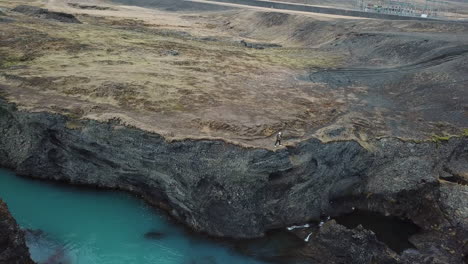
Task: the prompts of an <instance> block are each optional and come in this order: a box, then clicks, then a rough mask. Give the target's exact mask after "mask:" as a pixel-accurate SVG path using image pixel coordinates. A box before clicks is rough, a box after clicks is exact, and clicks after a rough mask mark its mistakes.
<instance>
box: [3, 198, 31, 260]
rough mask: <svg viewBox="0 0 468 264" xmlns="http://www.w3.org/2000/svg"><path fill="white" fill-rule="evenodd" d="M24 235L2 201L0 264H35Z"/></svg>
mask: <svg viewBox="0 0 468 264" xmlns="http://www.w3.org/2000/svg"><path fill="white" fill-rule="evenodd" d="M33 263H34V262H33V261H32V260H31V257H30V256H29V251H28V248H27V246H26V242H25V240H24V233H23V231H21V229H20V228H19V226H18V224H17V223H16V221H15V219H13V217H12V216H11V214H10V212H9V211H8V207H7V205H6V204H5V203H4V202H3V201H2V200H0V264H33Z"/></svg>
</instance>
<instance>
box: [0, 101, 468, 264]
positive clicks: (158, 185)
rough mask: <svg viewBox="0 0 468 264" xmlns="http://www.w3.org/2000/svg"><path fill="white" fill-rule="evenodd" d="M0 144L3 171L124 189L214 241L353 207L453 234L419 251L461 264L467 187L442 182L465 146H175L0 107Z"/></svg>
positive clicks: (461, 141) (107, 126) (114, 125)
mask: <svg viewBox="0 0 468 264" xmlns="http://www.w3.org/2000/svg"><path fill="white" fill-rule="evenodd" d="M0 133H1V134H2V136H1V137H0V166H3V167H8V168H11V169H14V170H15V171H16V173H18V174H20V175H28V176H32V177H36V178H42V179H51V180H59V181H66V182H69V183H72V184H86V185H93V186H99V187H104V188H116V189H122V190H127V191H130V192H133V193H136V194H139V195H141V196H142V197H144V198H145V199H146V200H147V201H149V202H151V203H153V204H157V205H158V206H160V207H162V208H165V209H167V210H168V212H169V213H170V214H171V215H172V216H174V217H175V218H176V219H178V220H179V221H181V222H183V223H185V224H186V225H188V226H189V227H191V228H192V229H194V230H196V231H199V232H204V233H208V234H210V235H213V236H223V237H224V236H225V237H237V238H247V237H256V236H261V235H263V234H264V232H265V231H267V230H269V229H273V228H279V227H284V226H288V225H292V224H296V223H303V222H307V221H310V220H319V219H320V217H321V216H322V215H324V214H330V215H333V214H339V213H341V212H343V211H345V210H346V208H350V206H356V207H357V208H362V209H367V210H371V211H378V212H382V213H384V214H392V215H396V216H399V217H402V218H408V219H410V220H411V221H413V222H414V223H416V224H417V225H418V226H420V227H421V228H422V230H423V234H430V233H431V232H440V233H447V232H449V231H448V230H451V231H450V232H451V234H452V235H451V236H448V235H447V236H445V235H444V236H440V239H439V241H434V240H432V239H433V238H434V236H431V239H429V238H428V240H427V241H429V242H427V243H429V244H424V243H422V242H421V243H420V244H421V245H422V246H421V248H423V247H426V248H431V247H430V245H433V246H434V247H432V248H437V249H438V250H439V249H440V250H439V251H438V253H437V254H439V253H440V255H443V256H445V255H447V256H448V257H447V258H448V259H449V260H450V263H461V262H462V258H463V256H464V255H466V252H465V250H466V249H464V248H463V243H464V242H463V237H465V238H466V236H464V235H465V234H466V230H467V221H468V220H467V219H468V208H466V207H463V206H462V204H461V203H460V202H457V201H467V200H468V197H467V193H468V192H467V186H465V185H459V184H456V183H451V182H445V181H441V180H440V179H439V176H440V175H441V174H442V173H447V171H450V170H449V169H447V166H455V165H454V164H460V163H463V162H467V160H466V157H467V153H468V144H467V143H468V139H467V138H466V137H462V136H460V137H454V138H451V139H449V140H447V141H443V142H418V143H417V142H407V141H402V140H399V139H395V138H383V139H376V140H371V141H369V142H368V143H369V144H368V145H367V146H366V147H363V146H361V145H360V144H358V143H357V142H354V141H342V142H331V143H326V144H324V143H322V142H320V141H319V140H316V139H310V140H307V141H304V142H302V143H299V144H297V145H296V146H294V147H287V148H282V149H279V150H277V151H270V150H266V149H259V148H244V147H241V146H237V145H233V144H229V143H226V142H224V141H219V140H182V141H174V142H168V141H166V140H165V139H164V138H163V137H161V136H159V135H157V134H151V133H148V132H145V131H142V130H139V129H135V128H131V127H127V126H123V125H121V124H120V123H119V121H118V120H114V121H112V122H108V123H100V122H96V121H92V120H72V119H69V118H67V117H64V116H61V115H55V114H50V113H45V112H40V113H30V112H27V111H19V110H17V109H16V107H15V106H14V105H13V104H9V103H7V102H5V101H0ZM459 167H460V168H461V167H462V166H458V167H457V168H459ZM445 231H446V232H445ZM447 234H448V233H447ZM366 236H367V235H366ZM427 237H428V236H426V238H427ZM420 238H421V239H422V241H426V240H425V236H423V235H422V236H420ZM365 239H366V241H370V240H369V239H367V238H365ZM431 254H432V253H431ZM444 254H445V255H444ZM349 256H351V257H352V255H349ZM439 259H443V258H439ZM348 263H351V262H348ZM356 263H357V262H356ZM430 263H432V262H430ZM434 263H436V262H434Z"/></svg>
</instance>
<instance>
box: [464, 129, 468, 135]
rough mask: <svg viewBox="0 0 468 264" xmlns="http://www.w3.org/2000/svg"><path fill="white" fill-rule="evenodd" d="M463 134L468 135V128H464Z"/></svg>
mask: <svg viewBox="0 0 468 264" xmlns="http://www.w3.org/2000/svg"><path fill="white" fill-rule="evenodd" d="M463 136H464V137H468V128H465V129H463Z"/></svg>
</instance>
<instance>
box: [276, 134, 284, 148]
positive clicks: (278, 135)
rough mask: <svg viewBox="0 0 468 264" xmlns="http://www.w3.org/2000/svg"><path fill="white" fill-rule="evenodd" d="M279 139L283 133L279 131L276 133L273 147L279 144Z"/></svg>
mask: <svg viewBox="0 0 468 264" xmlns="http://www.w3.org/2000/svg"><path fill="white" fill-rule="evenodd" d="M281 139H283V133H281V131H280V132H278V134H276V141H275V148H276V146H277V145H279V146H281Z"/></svg>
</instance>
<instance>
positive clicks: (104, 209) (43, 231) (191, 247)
mask: <svg viewBox="0 0 468 264" xmlns="http://www.w3.org/2000/svg"><path fill="white" fill-rule="evenodd" d="M0 198H1V199H3V200H4V201H5V202H6V203H7V204H8V206H9V208H10V211H11V213H12V214H13V216H14V217H15V218H16V220H17V221H18V223H19V225H20V226H21V227H22V228H24V229H25V230H28V232H27V235H26V237H27V244H28V246H29V248H30V252H31V255H32V258H33V259H34V260H35V261H36V262H38V263H50V264H55V263H62V264H146V263H155V264H215V263H222V264H231V263H232V264H260V263H263V262H259V261H258V260H254V259H252V258H249V257H246V256H243V255H239V254H237V253H236V252H234V251H233V250H232V249H230V247H228V246H225V245H223V244H224V243H223V244H218V243H214V242H212V241H210V240H206V239H203V238H200V237H194V236H192V235H189V234H187V232H186V231H185V230H184V229H183V228H181V227H180V226H178V225H175V224H174V223H171V221H170V220H169V219H168V217H167V216H166V215H165V214H163V213H160V212H158V211H157V210H155V209H153V208H151V207H150V206H148V205H147V204H146V203H144V202H143V201H141V200H139V199H137V198H135V197H132V196H131V195H129V194H126V193H122V192H114V191H98V190H89V189H83V188H76V187H70V186H64V185H58V184H51V183H47V182H42V181H37V180H30V179H26V178H22V177H17V176H15V175H14V173H12V172H11V171H8V170H1V169H0ZM145 235H146V236H145Z"/></svg>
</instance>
